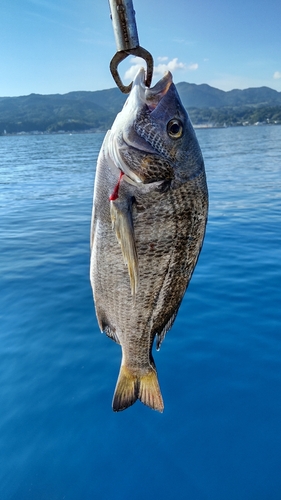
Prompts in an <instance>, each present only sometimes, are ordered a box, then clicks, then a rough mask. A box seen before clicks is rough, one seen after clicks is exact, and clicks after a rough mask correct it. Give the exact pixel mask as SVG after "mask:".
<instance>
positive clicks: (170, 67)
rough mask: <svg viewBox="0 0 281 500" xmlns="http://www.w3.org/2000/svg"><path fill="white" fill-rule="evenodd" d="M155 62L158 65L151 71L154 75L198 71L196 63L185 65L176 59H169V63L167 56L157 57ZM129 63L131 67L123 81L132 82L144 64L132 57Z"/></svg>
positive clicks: (138, 58) (142, 61)
mask: <svg viewBox="0 0 281 500" xmlns="http://www.w3.org/2000/svg"><path fill="white" fill-rule="evenodd" d="M157 61H158V64H156V65H155V66H154V70H153V73H154V75H163V74H164V73H166V72H167V71H171V73H174V72H175V71H178V70H184V71H187V70H189V71H195V70H197V69H198V64H197V63H193V64H189V65H187V64H185V63H183V62H180V61H179V60H178V58H177V57H175V58H174V59H171V60H170V61H169V58H168V57H167V56H164V57H158V58H157ZM130 62H131V67H130V68H129V69H128V70H127V71H126V73H125V75H124V79H125V80H133V79H134V77H135V75H136V74H137V72H138V70H139V68H142V67H145V62H144V60H143V59H142V58H140V57H133V58H132V59H131V61H130Z"/></svg>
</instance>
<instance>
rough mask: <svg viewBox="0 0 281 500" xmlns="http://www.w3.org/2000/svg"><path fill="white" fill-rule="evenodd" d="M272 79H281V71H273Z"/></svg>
mask: <svg viewBox="0 0 281 500" xmlns="http://www.w3.org/2000/svg"><path fill="white" fill-rule="evenodd" d="M273 78H274V79H275V80H279V79H280V78H281V71H275V73H274V75H273Z"/></svg>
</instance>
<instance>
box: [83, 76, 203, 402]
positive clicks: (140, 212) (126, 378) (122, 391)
mask: <svg viewBox="0 0 281 500" xmlns="http://www.w3.org/2000/svg"><path fill="white" fill-rule="evenodd" d="M207 212H208V191H207V184H206V176H205V169H204V162H203V158H202V154H201V151H200V147H199V144H198V141H197V139H196V136H195V133H194V130H193V127H192V125H191V122H190V120H189V118H188V115H187V113H186V111H185V109H184V108H183V106H182V104H181V102H180V98H179V96H178V93H177V90H176V87H175V86H174V84H173V82H172V76H171V74H170V73H167V74H166V75H165V76H164V77H163V78H162V80H160V81H159V82H158V83H157V84H156V85H155V86H154V87H153V88H150V89H149V88H147V87H145V84H144V70H140V72H139V73H138V75H137V76H136V78H135V80H134V84H133V88H132V91H131V93H130V95H129V97H128V99H127V101H126V103H125V105H124V107H123V110H122V111H121V113H119V114H118V115H117V117H116V120H115V122H114V124H113V126H112V129H111V130H110V131H108V132H107V134H106V136H105V139H104V142H103V145H102V148H101V151H100V154H99V158H98V162H97V170H96V179H95V189H94V205H93V215H92V228H91V270H90V278H91V284H92V288H93V295H94V301H95V308H96V314H97V319H98V323H99V326H100V329H101V330H102V331H103V332H105V333H106V334H107V335H108V336H109V337H110V338H112V339H113V340H115V341H116V342H117V343H119V344H120V345H121V348H122V364H121V369H120V373H119V378H118V381H117V385H116V389H115V394H114V397H113V409H114V411H119V410H123V409H125V408H127V407H128V406H130V405H132V404H133V403H134V402H135V401H136V400H137V399H140V400H141V401H142V402H143V403H144V404H146V405H148V406H150V407H151V408H153V409H156V410H159V411H163V407H164V406H163V400H162V395H161V391H160V388H159V383H158V378H157V373H156V368H155V364H154V360H153V357H152V346H153V342H154V338H155V337H156V338H157V348H159V347H160V344H161V342H162V340H163V339H164V337H165V334H166V332H167V331H168V330H169V329H170V328H171V326H172V324H173V322H174V320H175V317H176V314H177V311H178V309H179V306H180V303H181V300H182V298H183V295H184V293H185V290H186V288H187V285H188V283H189V281H190V279H191V276H192V273H193V270H194V268H195V265H196V262H197V259H198V256H199V253H200V250H201V247H202V243H203V239H204V234H205V227H206V222H207Z"/></svg>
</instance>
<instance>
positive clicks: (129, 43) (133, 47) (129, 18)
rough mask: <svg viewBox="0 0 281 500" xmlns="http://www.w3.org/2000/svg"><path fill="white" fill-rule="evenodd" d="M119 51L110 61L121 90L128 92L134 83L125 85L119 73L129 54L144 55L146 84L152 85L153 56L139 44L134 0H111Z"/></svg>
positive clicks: (112, 71)
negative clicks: (120, 65)
mask: <svg viewBox="0 0 281 500" xmlns="http://www.w3.org/2000/svg"><path fill="white" fill-rule="evenodd" d="M109 5H110V12H111V19H112V24H113V31H114V35H115V41H116V46H117V52H116V54H115V56H114V57H113V58H112V60H111V62H110V71H111V74H112V76H113V78H114V81H115V83H116V85H117V86H118V87H119V89H120V90H121V92H123V93H124V94H128V93H129V92H130V91H131V88H132V83H130V85H124V84H123V82H122V80H121V78H120V75H119V73H118V69H117V68H118V65H119V64H120V63H121V62H122V61H123V60H124V59H126V57H128V56H129V55H134V56H138V57H142V59H144V60H145V62H146V66H147V69H146V82H145V84H146V86H147V87H150V84H151V80H152V74H153V58H152V55H151V54H150V52H148V51H147V50H145V49H144V48H143V47H140V45H139V38H138V32H137V25H136V20H135V11H134V7H133V2H132V0H109Z"/></svg>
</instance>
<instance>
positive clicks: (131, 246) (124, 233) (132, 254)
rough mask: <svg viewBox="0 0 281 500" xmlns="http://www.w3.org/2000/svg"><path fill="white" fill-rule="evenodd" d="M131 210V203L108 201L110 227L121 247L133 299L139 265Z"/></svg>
mask: <svg viewBox="0 0 281 500" xmlns="http://www.w3.org/2000/svg"><path fill="white" fill-rule="evenodd" d="M131 208H132V207H131V203H128V202H127V201H120V198H118V199H117V200H114V201H110V215H111V220H112V227H113V229H114V231H115V234H116V238H117V240H118V242H119V244H120V246H121V250H122V254H123V259H124V262H125V264H126V265H127V266H128V273H129V277H130V285H131V292H132V296H133V297H134V298H135V296H136V292H137V287H138V281H139V265H138V256H137V249H136V243H135V238H134V227H133V219H132V210H131Z"/></svg>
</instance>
